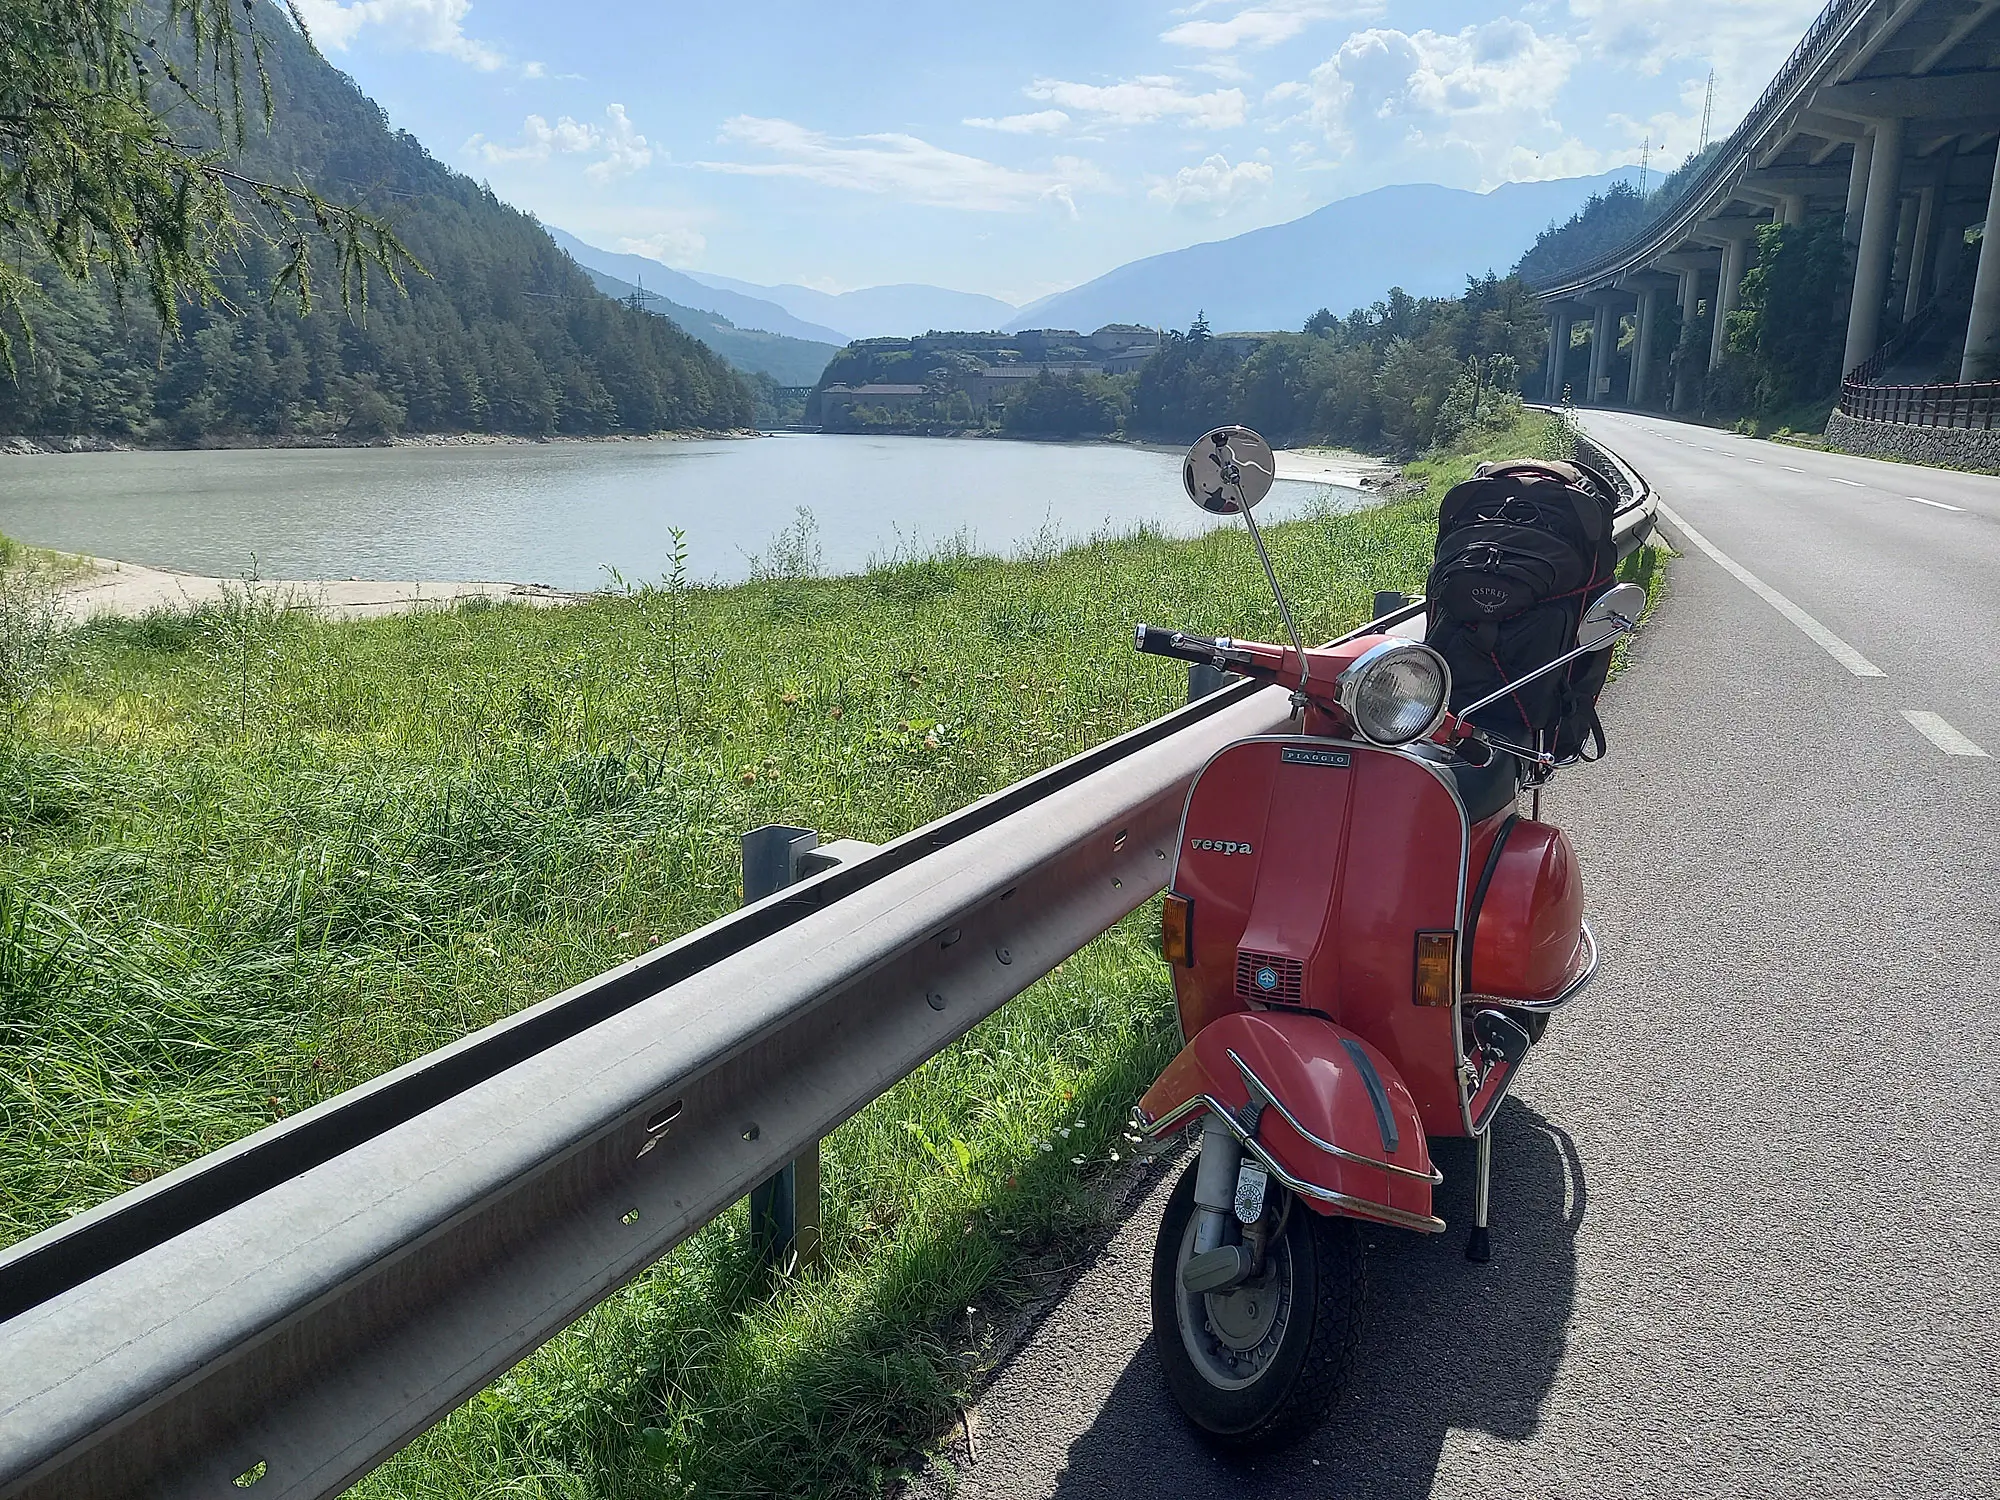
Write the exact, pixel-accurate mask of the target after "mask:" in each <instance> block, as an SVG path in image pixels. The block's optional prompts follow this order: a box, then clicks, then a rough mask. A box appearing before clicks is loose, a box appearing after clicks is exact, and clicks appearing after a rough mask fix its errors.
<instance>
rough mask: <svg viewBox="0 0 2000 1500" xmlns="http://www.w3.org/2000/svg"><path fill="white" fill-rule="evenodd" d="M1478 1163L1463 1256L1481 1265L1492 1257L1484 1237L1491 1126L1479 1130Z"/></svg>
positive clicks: (1489, 1184) (1489, 1185)
mask: <svg viewBox="0 0 2000 1500" xmlns="http://www.w3.org/2000/svg"><path fill="white" fill-rule="evenodd" d="M1478 1140H1479V1165H1478V1167H1477V1168H1476V1169H1475V1172H1474V1176H1473V1183H1472V1234H1471V1236H1470V1237H1469V1238H1468V1239H1467V1240H1466V1242H1465V1258H1466V1259H1467V1260H1469V1261H1471V1262H1472V1263H1473V1264H1474V1265H1479V1266H1483V1265H1485V1264H1486V1263H1487V1262H1488V1261H1490V1260H1491V1259H1493V1246H1492V1244H1491V1243H1490V1242H1489V1241H1488V1239H1487V1237H1486V1205H1487V1199H1488V1197H1489V1194H1490V1190H1491V1188H1492V1185H1493V1126H1492V1125H1488V1126H1487V1127H1486V1128H1485V1129H1484V1130H1482V1131H1480V1132H1479V1136H1478Z"/></svg>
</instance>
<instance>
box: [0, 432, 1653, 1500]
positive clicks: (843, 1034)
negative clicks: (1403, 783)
mask: <svg viewBox="0 0 2000 1500" xmlns="http://www.w3.org/2000/svg"><path fill="white" fill-rule="evenodd" d="M1607 457H1610V458H1611V459H1612V462H1613V465H1614V467H1615V468H1616V469H1617V470H1618V471H1619V473H1620V474H1621V476H1622V478H1621V482H1623V483H1626V484H1629V485H1630V487H1631V491H1630V498H1629V500H1628V503H1627V504H1626V506H1625V507H1623V508H1622V509H1621V511H1620V513H1619V520H1618V535H1619V550H1620V554H1621V555H1623V554H1625V553H1627V552H1629V551H1630V550H1631V549H1632V548H1633V547H1635V546H1637V545H1638V542H1639V540H1640V539H1641V538H1643V536H1644V535H1645V534H1646V532H1647V531H1648V530H1649V529H1650V528H1651V525H1652V510H1653V503H1652V498H1651V492H1650V490H1649V489H1648V487H1647V486H1646V483H1645V481H1644V479H1643V478H1641V477H1639V476H1638V475H1637V474H1636V473H1634V472H1633V471H1632V470H1631V469H1630V468H1629V467H1628V466H1626V465H1625V464H1624V463H1623V461H1622V460H1620V459H1617V458H1616V456H1615V455H1607ZM1200 686H1203V687H1206V686H1210V685H1208V684H1203V685H1200ZM1289 717H1290V705H1289V701H1288V698H1287V695H1286V694H1285V693H1284V692H1283V691H1282V690H1280V689H1276V688H1262V689H1260V688H1258V687H1257V686H1256V685H1254V684H1251V683H1236V684H1235V685H1233V686H1229V687H1225V688H1222V689H1221V690H1220V691H1214V692H1211V693H1209V695H1208V696H1204V697H1201V698H1200V699H1199V700H1198V701H1196V702H1194V703H1191V704H1190V705H1189V706H1188V707H1186V708H1184V709H1181V710H1178V711H1176V712H1174V713H1172V714H1169V715H1166V716H1165V717H1163V718H1161V719H1158V720H1156V721H1154V722H1153V723H1151V724H1148V725H1146V726H1144V727H1142V728H1140V729H1137V730H1134V731H1132V732H1131V733H1129V734H1126V735H1123V736H1121V737H1119V738H1118V739H1115V740H1112V741H1110V742H1108V743H1107V744H1105V745H1102V746H1099V747H1097V748H1096V749H1094V750H1091V751H1089V752H1087V753H1085V754H1083V755H1081V756H1078V757H1075V758H1074V759H1072V760H1069V761H1066V762H1064V763H1063V764H1062V765H1059V766H1056V767H1054V768H1052V769H1050V770H1049V771H1046V772H1043V773H1042V774H1040V775H1038V776H1035V777H1031V778H1029V779H1028V780H1026V781H1023V782H1020V783H1017V784H1016V785H1014V786H1012V787H1009V788H1007V789H1006V790H1004V791H1002V792H999V793H997V794H995V795H994V796H992V797H989V798H986V799H984V800H983V801H981V802H977V803H974V804H973V805H972V806H970V807H968V808H965V809H963V810H962V811H960V812H958V813H954V814H953V815H951V816H950V817H947V818H944V819H941V820H939V821H938V822H936V823H933V824H930V825H928V826H926V827H924V828H920V829H918V830H916V831H915V832H913V833H911V834H908V835H906V836H905V837H903V838H901V839H898V840H896V841H895V842H893V843H890V844H887V845H885V846H883V847H882V848H880V849H872V848H870V847H868V846H865V845H852V844H850V845H845V846H835V847H834V848H831V849H829V850H828V851H825V856H823V857H822V861H821V862H824V860H825V858H837V859H840V860H841V862H840V863H839V864H837V865H836V866H835V867H834V868H832V869H828V870H824V871H822V872H820V873H816V874H813V873H808V872H809V871H810V870H811V869H812V867H813V862H814V861H813V850H812V847H811V844H812V841H811V837H810V835H809V834H807V833H806V831H805V830H796V829H777V830H765V831H764V833H765V834H766V835H770V836H772V837H767V838H765V839H764V841H763V843H761V844H760V845H759V846H758V848H757V849H755V850H751V849H746V856H747V858H748V860H749V861H750V862H755V861H757V860H763V861H764V862H765V863H767V864H769V865H770V866H771V868H770V869H767V870H764V871H763V873H761V874H758V875H756V876H755V877H754V878H747V879H746V889H747V890H749V891H751V892H752V893H753V894H754V891H755V890H756V889H757V887H758V886H759V884H762V885H764V886H767V887H770V886H776V887H782V888H781V889H778V890H777V891H776V893H775V894H773V895H771V896H769V897H767V898H766V899H764V900H761V901H756V902H754V903H753V904H751V905H749V906H746V907H745V908H744V909H743V910H742V911H741V912H738V913H735V914H733V915H731V916H729V917H727V918H724V919H722V920H720V921H718V922H715V923H712V924H710V925H709V926H707V927H704V928H702V929H700V930H699V931H697V932H694V933H691V934H689V935H688V936H686V937H684V938H681V939H680V940H678V941H676V942H674V943H671V944H668V945H667V946H665V947H663V948H660V949H657V950H655V951H654V952H653V953H650V954H648V955H646V956H644V957H642V958H639V959H636V960H634V961H633V962H631V963H629V964H625V965H623V966H622V967H620V968H617V969H614V970H612V971H611V972H610V973H608V974H604V975H601V976H599V977H598V978H596V979H592V980H589V981H587V982H586V983H584V984H581V985H579V986H577V987H576V988H574V989H572V990H569V991H567V992H565V993H563V994H561V995H558V996H556V997H554V998H553V999H551V1000H548V1001H545V1002H543V1003H542V1004H540V1005H538V1006H535V1007H533V1008H531V1009H529V1010H527V1011H524V1012H522V1013H521V1014H519V1015H517V1016H514V1017H512V1018H510V1019H508V1020H506V1021H502V1022H500V1023H498V1024H496V1025H494V1026H491V1027H488V1028H487V1029H486V1030H484V1031H481V1032H479V1033H476V1034H475V1035H473V1036H470V1037H467V1038H464V1039H463V1040H461V1041H459V1042H457V1043H455V1044H453V1045H452V1046H449V1047H446V1048H443V1049H442V1050H440V1051H438V1052H436V1053H432V1054H430V1055H429V1056H427V1057H423V1058H419V1059H417V1060H416V1061H414V1062H411V1063H409V1064H407V1065H405V1066H404V1067H401V1068H398V1069H396V1070H395V1071H393V1072H391V1073H388V1074H386V1075H384V1076H383V1077H381V1078H379V1079H376V1080H374V1081H373V1082H371V1083H368V1084H364V1085H362V1086H361V1087H359V1088H357V1089H354V1090H351V1091H349V1092H348V1093H346V1094H343V1095H341V1096H339V1097H338V1098H336V1099H332V1100H329V1101H327V1102H326V1103H324V1104H321V1105H319V1106H317V1107H315V1108H313V1109H311V1110H308V1111H306V1112H304V1113H302V1114H300V1115H297V1116H295V1117H293V1118H291V1119H289V1120H285V1121H282V1122H280V1123H278V1124H276V1125H273V1126H271V1127H270V1128H268V1129H266V1130H264V1131H261V1132H259V1133H258V1134H256V1135H254V1136H251V1137H249V1138H247V1139H245V1140H243V1141H240V1142H238V1143H236V1144H235V1145H233V1146H230V1147H227V1148H225V1149H223V1150H222V1151H219V1152H216V1153H214V1154H212V1155H210V1156H208V1157H204V1158H202V1159H201V1160H199V1161H196V1162H193V1163H190V1164H189V1165H187V1166H185V1167H182V1168H180V1169H179V1170H177V1171H175V1172H172V1173H169V1174H168V1175H167V1176H165V1177H162V1178H159V1179H158V1180H156V1181H154V1182H152V1183H149V1184H147V1185H146V1186H144V1187H141V1188H138V1189H135V1190H134V1191H132V1192H130V1193H126V1194H124V1195H122V1196H120V1197H118V1198H115V1199H113V1200H112V1201H110V1202H109V1203H106V1204H103V1205H101V1206H99V1207H98V1208H96V1209H93V1210H91V1211H90V1212H88V1213H85V1214H82V1215H79V1216H78V1217H76V1218H74V1219H71V1220H69V1221H67V1222H66V1223H64V1224H61V1225H58V1226H56V1227H55V1228H53V1229H50V1230H48V1231H46V1232H44V1233H42V1234H40V1235H37V1236H34V1237H33V1238H31V1239H28V1240H25V1241H22V1242H21V1243H19V1244H17V1245H14V1246H12V1247H10V1248H9V1249H8V1250H6V1251H5V1252H0V1497H4V1500H57V1497H63V1500H72V1497H82V1496H88V1497H91V1500H119V1497H128V1496H129V1497H138V1496H142V1495H143V1496H147V1497H153V1500H178V1497H190V1500H193V1497H222V1496H230V1495H237V1494H242V1493H245V1492H253V1493H254V1494H256V1495H257V1496H259V1497H283V1500H317V1497H321V1496H328V1495H334V1494H337V1493H339V1492H340V1491H341V1490H342V1489H344V1488H345V1487H346V1486H348V1485H349V1484H351V1483H352V1482H353V1481H355V1480H356V1479H358V1478H359V1477H360V1476H361V1475H363V1474H365V1473H366V1472H367V1471H368V1470H369V1469H371V1468H373V1467H374V1466H375V1465H376V1464H378V1463H380V1462H381V1461H382V1460H383V1459H384V1458H386V1457H387V1456H388V1455H390V1454H392V1453H394V1452H395V1451H396V1450H397V1449H399V1448H400V1447H402V1446H403V1445H404V1444H406V1443H407V1442H409V1441H410V1440H411V1439H412V1438H414V1437H416V1436H417V1435H418V1434H419V1433H421V1432H422V1431H423V1430H424V1429H425V1428H427V1427H429V1426H430V1425H431V1424H432V1423H434V1422H435V1421H437V1420H438V1419H439V1418H440V1417H442V1416H444V1415H445V1414H446V1413H447V1412H449V1411H450V1410H451V1409H452V1408H454V1407H455V1406H457V1405H459V1404H460V1403H462V1402H464V1401H465V1400H467V1399H469V1398H470V1397H471V1396H472V1395H474V1394H475V1393H476V1392H477V1391H479V1390H480V1389H481V1388H482V1387H484V1386H485V1385H486V1384H488V1383H489V1382H490V1381H491V1380H493V1379H494V1378H495V1377H497V1376H498V1375H500V1374H502V1373H503V1372H504V1371H506V1370H507V1369H508V1368H510V1367H511V1366H513V1365H514V1364H515V1363H517V1362H518V1361H519V1360H520V1359H522V1358H523V1357H524V1356H526V1355H527V1354H529V1353H530V1352H532V1351H533V1350H534V1349H535V1348H537V1347H539V1346H540V1345H541V1344H543V1343H544V1342H546V1341H547V1340H549V1339H550V1338H552V1337H554V1336H555V1335H556V1334H558V1333H560V1332H561V1331H562V1330H563V1329H564V1328H566V1327H567V1326H569V1324H571V1323H572V1322H574V1321H575V1320H576V1319H577V1318H578V1317H580V1316H581V1315H582V1314H583V1313H584V1312H586V1311H588V1310H589V1309H590V1308H591V1307H593V1306H595V1305H596V1304H597V1303H599V1302H601V1301H603V1300H604V1299H605V1298H606V1297H608V1296H610V1295H611V1294H612V1293H613V1292H615V1291H616V1290H617V1289H618V1288H619V1287H621V1286H623V1285H624V1284H625V1283H627V1282H628V1281H630V1280H632V1279H633V1278H634V1277H636V1276H637V1275H638V1274H640V1273H641V1272H642V1271H643V1270H645V1269H646V1267H648V1266H649V1265H651V1264H652V1263H654V1262H655V1261H657V1260H658V1259H659V1258H660V1257H661V1256H663V1255H664V1254H666V1253H667V1252H668V1251H669V1250H671V1249H672V1248H673V1247H674V1246H675V1245H676V1244H678V1243H679V1242H680V1241H681V1240H683V1239H685V1238H686V1237H687V1236H688V1235H690V1234H692V1233H693V1232H694V1231H695V1230H697V1229H699V1228H700V1227H701V1226H702V1225H704V1224H706V1223H708V1222H709V1221H710V1220H711V1219H713V1218H714V1217H715V1216H716V1215H717V1214H718V1213H720V1212H721V1211H722V1210H723V1209H725V1208H726V1207H728V1206H729V1205H730V1204H732V1203H734V1202H735V1201H737V1200H738V1199H740V1198H742V1197H743V1196H744V1195H745V1193H746V1192H751V1191H752V1190H753V1189H755V1190H757V1192H758V1193H759V1194H760V1196H761V1202H762V1206H761V1207H760V1208H757V1209H756V1210H755V1212H756V1214H757V1216H758V1227H759V1228H760V1232H761V1233H762V1235H763V1237H764V1239H765V1240H766V1243H767V1245H769V1247H770V1248H773V1249H779V1248H785V1247H786V1245H787V1242H788V1241H789V1239H790V1237H791V1236H792V1235H793V1234H794V1233H797V1235H798V1238H799V1241H800V1244H799V1248H800V1250H801V1251H802V1252H804V1251H805V1250H806V1248H807V1247H806V1244H805V1240H806V1238H807V1236H806V1230H807V1229H808V1227H809V1226H808V1223H807V1213H806V1210H805V1208H804V1205H803V1203H802V1201H801V1200H802V1199H803V1197H804V1190H805V1185H804V1184H803V1183H799V1184H797V1185H796V1187H795V1186H794V1185H793V1184H791V1183H788V1182H787V1180H786V1178H785V1176H784V1169H785V1168H786V1165H787V1164H788V1163H802V1162H804V1161H807V1160H809V1159H810V1152H811V1151H812V1149H813V1148H814V1145H815V1143H816V1142H817V1141H818V1140H819V1139H820V1137H822V1136H823V1135H825V1134H826V1133H827V1132H828V1131H829V1130H831V1129H833V1128H834V1127H835V1126H837V1125H838V1124H840V1123H841V1122H842V1121H844V1120H846V1119H847V1118H849V1117H850V1116H852V1115H853V1114H855V1113H856V1112H858V1111H859V1110H860V1109H862V1108H863V1107H864V1106H866V1105H867V1104H868V1103H869V1102H870V1101H872V1100H874V1099H875V1098H877V1097H879V1096H880V1095H881V1094H882V1093H883V1092H885V1091H886V1090H887V1089H888V1088H890V1087H891V1086H892V1085H894V1084H895V1083H896V1082H898V1081H899V1080H901V1079H902V1078H904V1077H907V1076H908V1075H909V1074H910V1073H911V1072H913V1071H914V1070H915V1069H917V1068H918V1067H920V1066H921V1065H922V1064H923V1063H925V1062H926V1061H928V1060H929V1059H930V1058H932V1057H934V1056H935V1055H936V1054H937V1053H938V1052H939V1051H941V1050H942V1049H943V1048H944V1047H945V1046H947V1045H948V1044H949V1043H951V1042H952V1041H954V1040H956V1039H957V1038H958V1037H960V1036H962V1035H964V1033H965V1032H966V1031H968V1030H969V1029H971V1027H973V1026H974V1025H975V1024H977V1023H978V1022H979V1021H981V1020H983V1019H984V1018H985V1017H986V1016H988V1015H990V1014H991V1013H992V1012H993V1011H995V1010H997V1009H998V1008H999V1007H1000V1006H1001V1005H1003V1004H1004V1003H1006V1002H1007V1001H1008V1000H1010V999H1012V998H1013V997H1014V996H1016V995H1018V994H1020V993H1021V992H1022V991H1023V990H1025V989H1026V988H1027V987H1028V986H1029V985H1031V984H1032V983H1034V982H1035V981H1036V980H1037V979H1039V978H1041V977H1042V976H1043V975H1045V974H1047V973H1048V972H1049V971H1050V970H1052V969H1053V968H1054V967H1055V966H1056V965H1057V964H1059V963H1061V962H1062V961H1063V960H1064V959H1066V958H1067V957H1069V956H1070V955H1071V954H1073V953H1075V952H1076V951H1077V950H1078V949H1080V948H1082V947H1083V946H1084V945H1085V944H1086V943H1088V942H1090V941H1091V940H1092V939H1093V938H1095V937H1097V936H1098V935H1099V934H1101V933H1102V932H1104V931H1105V930H1106V929H1108V928H1109V927H1111V926H1112V925H1113V924H1114V923H1116V922H1117V921H1119V920H1120V919H1121V918H1123V917H1124V916H1126V915H1127V914H1128V913H1130V912H1131V911H1133V910H1134V909H1135V908H1136V907H1138V906H1139V905H1140V904H1141V903H1142V902H1144V901H1145V900H1147V899H1148V898H1149V897H1151V896H1152V895H1154V894H1155V893H1157V892H1158V891H1159V890H1160V889H1162V888H1163V886H1164V885H1165V882H1166V879H1167V875H1168V872H1169V871H1170V869H1171V858H1170V851H1171V850H1172V848H1173V843H1174V840H1175V838H1176V837H1177V834H1178V827H1179V820H1180V816H1181V810H1182V806H1183V803H1184V800H1185V797H1186V793H1187V789H1188V787H1189V785H1190V783H1191V781H1192V778H1193V776H1194V775H1195V773H1196V772H1197V771H1198V770H1199V769H1200V768H1201V766H1202V765H1203V764H1205V763H1206V761H1207V760H1208V759H1209V757H1210V756H1211V755H1213V754H1214V753H1215V752H1216V751H1217V750H1219V749H1220V748H1222V747H1223V746H1224V745H1226V744H1228V743H1229V742H1230V741H1232V740H1235V739H1239V738H1242V737H1244V736H1246V735H1253V734H1259V733H1265V732H1268V731H1270V730H1271V729H1273V728H1276V727H1277V726H1279V725H1281V724H1283V723H1285V722H1286V721H1288V719H1289ZM767 846H768V847H767ZM780 846H782V847H780ZM780 855H782V859H780V858H779V856H780ZM779 864H782V865H783V868H782V869H781V870H780V869H778V868H777V866H778V865H779ZM801 874H805V877H806V878H804V879H803V880H801V881H800V882H799V883H797V884H794V885H789V886H787V885H786V884H785V881H786V880H787V879H790V878H795V877H797V876H799V875H801ZM749 876H750V871H749V869H748V868H747V867H746V877H749ZM788 1205H790V1206H792V1207H794V1208H795V1210H796V1215H795V1217H794V1218H793V1220H792V1222H790V1223H787V1222H783V1221H784V1220H786V1218H787V1217H788V1215H787V1207H788Z"/></svg>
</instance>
